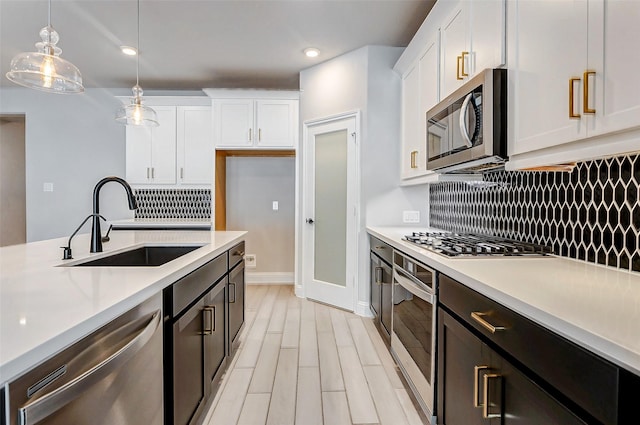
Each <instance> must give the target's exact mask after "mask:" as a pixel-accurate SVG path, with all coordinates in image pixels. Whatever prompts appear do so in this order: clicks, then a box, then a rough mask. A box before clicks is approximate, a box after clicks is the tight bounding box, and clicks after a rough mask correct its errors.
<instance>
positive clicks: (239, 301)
mask: <svg viewBox="0 0 640 425" xmlns="http://www.w3.org/2000/svg"><path fill="white" fill-rule="evenodd" d="M228 294H229V354H231V353H232V352H233V351H235V347H237V343H238V341H237V337H238V332H240V329H241V328H242V325H243V324H244V294H245V280H244V261H243V262H241V263H240V264H238V265H237V266H236V267H235V268H234V269H233V270H231V271H230V272H229V284H228Z"/></svg>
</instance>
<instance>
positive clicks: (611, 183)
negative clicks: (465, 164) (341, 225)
mask: <svg viewBox="0 0 640 425" xmlns="http://www.w3.org/2000/svg"><path fill="white" fill-rule="evenodd" d="M639 197H640V155H632V156H622V157H617V158H607V159H601V160H595V161H589V162H582V163H578V165H577V166H576V167H575V168H574V169H573V171H571V172H570V173H553V172H519V171H499V172H495V173H489V174H486V175H485V179H484V181H482V182H446V183H435V184H431V185H430V189H429V202H430V215H429V219H430V224H431V226H432V227H436V228H440V229H443V230H448V231H453V232H467V233H480V234H489V235H495V236H501V237H506V238H511V239H516V240H521V241H526V242H534V243H538V244H544V245H548V246H551V247H553V250H554V252H555V253H556V254H558V255H562V256H565V257H571V258H577V259H580V260H585V261H588V262H591V263H597V264H605V265H608V266H613V267H618V268H621V269H625V270H630V271H636V272H640V202H639V201H638V198H639Z"/></svg>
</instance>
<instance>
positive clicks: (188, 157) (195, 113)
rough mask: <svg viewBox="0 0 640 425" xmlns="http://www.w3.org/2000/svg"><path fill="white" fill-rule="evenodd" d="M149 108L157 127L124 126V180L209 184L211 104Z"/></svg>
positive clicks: (210, 176) (154, 184) (211, 165)
mask: <svg viewBox="0 0 640 425" xmlns="http://www.w3.org/2000/svg"><path fill="white" fill-rule="evenodd" d="M149 99H152V98H148V100H149ZM165 101H166V100H165ZM151 103H153V100H151ZM151 107H152V108H153V109H154V110H155V111H156V113H157V114H158V122H159V123H160V125H159V126H158V127H136V126H127V128H126V143H127V152H126V173H127V177H126V178H127V181H128V182H129V183H130V184H134V185H138V186H157V185H162V186H182V185H185V186H203V185H211V184H212V182H213V157H214V149H213V134H212V133H213V130H212V129H213V127H212V123H211V107H210V106H156V105H151Z"/></svg>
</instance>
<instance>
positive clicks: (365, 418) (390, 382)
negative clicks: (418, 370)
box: [204, 286, 426, 425]
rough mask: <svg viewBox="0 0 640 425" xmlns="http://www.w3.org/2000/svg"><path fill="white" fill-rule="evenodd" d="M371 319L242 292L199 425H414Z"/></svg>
mask: <svg viewBox="0 0 640 425" xmlns="http://www.w3.org/2000/svg"><path fill="white" fill-rule="evenodd" d="M423 419H424V415H419V414H418V412H417V410H416V408H415V407H414V404H413V402H412V399H411V397H410V396H409V394H408V392H407V388H406V387H405V386H404V384H403V381H402V379H401V378H400V376H399V372H398V369H397V366H396V365H395V364H394V362H393V359H392V358H391V355H390V354H389V351H388V350H387V347H386V346H385V344H384V342H383V341H382V338H381V337H380V335H379V334H378V331H377V330H376V329H375V327H374V325H373V322H372V321H371V319H366V318H362V317H360V316H357V315H355V314H352V313H347V312H344V311H342V310H338V309H335V308H331V307H328V306H325V305H323V304H319V303H315V302H312V301H308V300H304V299H300V298H297V297H296V296H295V295H294V293H293V287H292V286H248V287H247V298H246V324H245V328H244V330H243V333H242V336H241V343H240V348H239V349H238V352H237V353H236V355H235V356H234V358H233V360H232V362H231V365H230V366H229V369H228V371H227V373H226V375H225V377H224V378H223V381H222V387H221V390H220V391H219V392H218V394H217V395H216V397H215V399H214V401H213V404H212V407H211V409H210V411H209V412H208V415H207V417H206V419H205V421H204V424H205V425H233V424H238V425H263V424H267V425H294V424H295V425H322V424H324V425H342V424H348V425H351V424H354V425H355V424H381V425H387V424H388V425H422V424H424V423H426V422H424V420H423Z"/></svg>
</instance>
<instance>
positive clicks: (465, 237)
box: [404, 232, 553, 257]
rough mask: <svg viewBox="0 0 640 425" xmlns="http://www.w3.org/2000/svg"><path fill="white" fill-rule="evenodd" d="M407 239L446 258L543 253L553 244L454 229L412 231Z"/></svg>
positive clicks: (540, 254)
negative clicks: (454, 231) (458, 231)
mask: <svg viewBox="0 0 640 425" xmlns="http://www.w3.org/2000/svg"><path fill="white" fill-rule="evenodd" d="M404 239H405V240H407V241H409V242H413V243H415V244H418V245H420V246H421V247H422V248H425V249H428V250H430V251H433V252H437V253H438V254H442V255H446V256H447V257H472V256H483V257H484V256H503V257H505V256H518V257H519V256H544V255H548V254H552V253H553V250H552V249H551V247H548V246H545V245H538V244H534V243H528V242H520V241H514V240H511V239H505V238H500V237H497V236H487V235H476V234H472V233H451V232H413V233H412V234H411V235H406V236H405V237H404Z"/></svg>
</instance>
